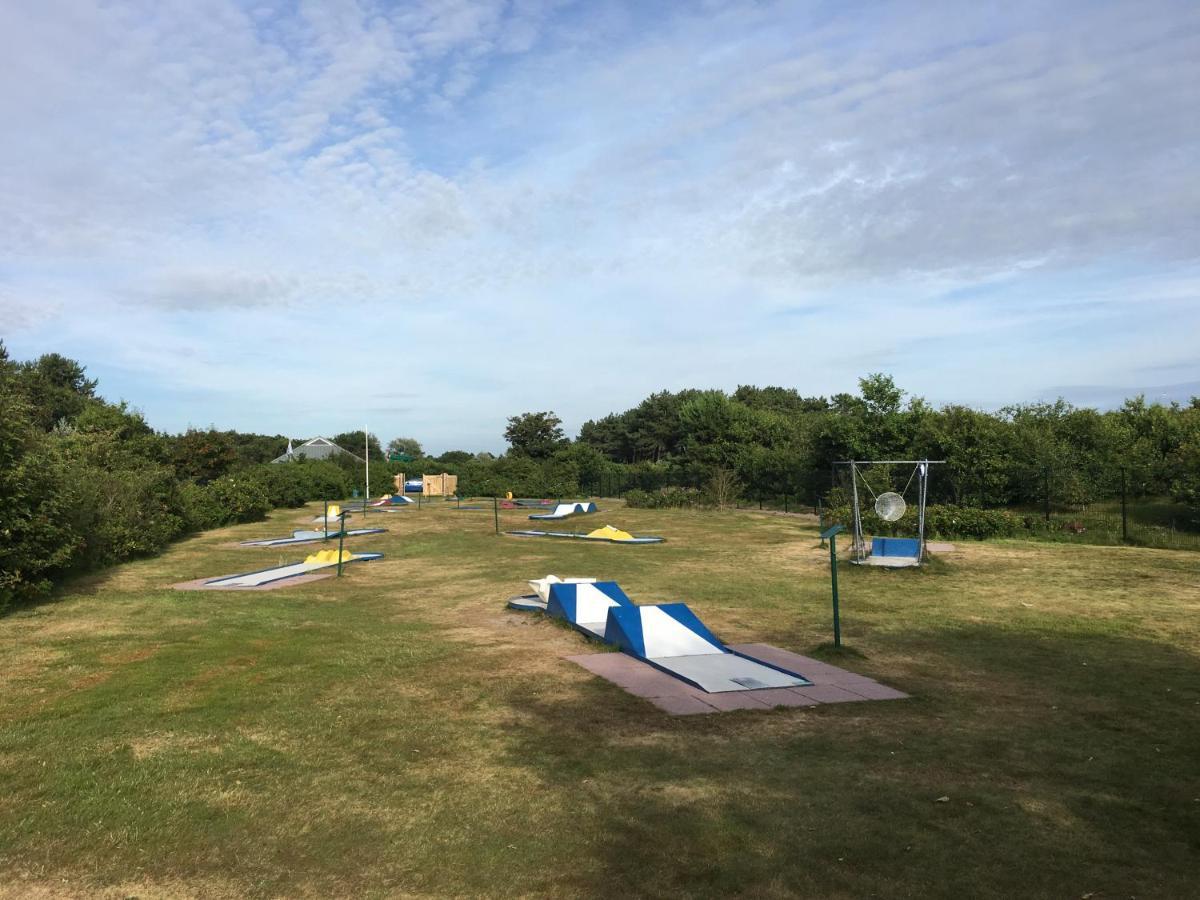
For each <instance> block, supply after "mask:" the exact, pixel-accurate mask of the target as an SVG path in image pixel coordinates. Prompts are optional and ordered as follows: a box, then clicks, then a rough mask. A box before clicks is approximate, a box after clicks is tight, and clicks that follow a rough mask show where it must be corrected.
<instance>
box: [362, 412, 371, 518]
mask: <svg viewBox="0 0 1200 900" xmlns="http://www.w3.org/2000/svg"><path fill="white" fill-rule="evenodd" d="M363 461H364V462H365V463H366V466H367V485H366V490H365V491H363V516H364V517H365V516H366V515H367V507H369V506H370V505H371V435H370V432H368V431H367V426H366V425H364V426H363Z"/></svg>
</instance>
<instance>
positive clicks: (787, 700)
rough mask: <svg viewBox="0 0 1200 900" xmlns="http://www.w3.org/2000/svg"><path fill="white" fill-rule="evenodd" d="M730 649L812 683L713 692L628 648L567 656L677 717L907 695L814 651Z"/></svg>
mask: <svg viewBox="0 0 1200 900" xmlns="http://www.w3.org/2000/svg"><path fill="white" fill-rule="evenodd" d="M730 649H731V650H734V651H736V652H738V653H742V654H744V655H746V656H748V657H751V658H752V659H757V660H759V661H760V662H764V663H767V664H769V665H775V666H780V667H782V668H786V669H788V670H789V671H792V672H795V673H796V674H798V675H803V676H804V677H805V678H807V679H808V680H809V681H811V682H812V684H811V685H806V686H804V687H794V688H767V689H763V690H756V691H738V692H736V693H719V694H710V693H708V692H706V691H702V690H701V689H700V688H697V687H693V686H692V685H690V684H688V683H687V682H685V681H681V680H680V679H678V678H673V677H672V676H670V675H668V674H667V673H666V672H663V671H661V670H659V669H656V668H654V666H651V665H649V664H648V663H644V662H642V661H641V660H638V659H634V658H633V657H632V656H629V655H628V654H626V653H586V654H582V655H578V656H568V657H567V659H568V660H569V661H571V662H573V663H575V664H576V665H579V666H582V667H583V668H585V669H587V670H588V671H589V672H591V673H592V674H594V675H599V676H600V677H601V678H603V679H605V680H606V681H611V682H612V683H613V684H615V685H617V686H618V687H620V688H623V689H625V690H626V691H628V692H629V693H631V694H633V695H634V696H636V697H642V698H644V699H646V700H649V701H650V702H651V703H653V704H654V705H655V706H657V707H658V708H659V709H661V710H663V711H664V712H666V713H669V714H671V715H673V716H689V715H698V714H704V713H715V712H725V711H727V710H731V709H771V708H772V707H777V706H791V707H803V706H818V705H820V704H825V703H855V702H859V701H863V700H901V699H903V698H905V697H907V696H908V694H905V693H904V692H903V691H898V690H896V689H895V688H892V687H888V686H887V685H886V684H880V683H879V682H878V681H876V680H875V679H873V678H868V677H867V676H866V675H860V674H858V673H857V672H851V671H848V670H847V669H842V668H839V667H837V666H833V665H830V664H829V663H827V662H822V661H821V660H819V659H813V658H812V657H810V656H802V655H801V654H799V653H792V652H791V651H789V650H781V649H780V648H779V647H772V646H771V645H770V644H732V645H730Z"/></svg>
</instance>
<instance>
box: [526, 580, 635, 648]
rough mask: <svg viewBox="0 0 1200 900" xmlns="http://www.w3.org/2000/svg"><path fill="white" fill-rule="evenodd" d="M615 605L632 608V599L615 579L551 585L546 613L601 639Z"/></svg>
mask: <svg viewBox="0 0 1200 900" xmlns="http://www.w3.org/2000/svg"><path fill="white" fill-rule="evenodd" d="M615 607H630V608H632V607H633V601H631V600H630V599H629V598H628V597H626V596H625V592H624V591H623V590H621V588H620V586H619V585H618V584H617V583H616V582H615V581H597V582H595V583H593V584H565V583H560V584H552V585H550V599H549V600H548V601H547V603H546V615H548V616H550V617H552V618H555V619H563V620H565V621H567V622H570V623H571V624H572V625H574V626H575V627H576V628H578V629H579V630H580V631H582V632H584V633H585V634H587V635H590V636H591V637H597V638H600V639H601V640H603V639H604V632H605V628H606V625H607V622H608V614H609V611H610V610H612V609H613V608H615Z"/></svg>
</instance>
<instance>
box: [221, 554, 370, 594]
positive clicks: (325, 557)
mask: <svg viewBox="0 0 1200 900" xmlns="http://www.w3.org/2000/svg"><path fill="white" fill-rule="evenodd" d="M382 558H383V554H382V553H343V556H342V565H347V564H349V563H352V562H370V561H371V560H375V559H382ZM337 564H338V561H337V551H336V550H322V551H320V552H319V553H314V554H313V555H312V556H310V557H308V559H306V560H305V561H304V562H299V563H291V564H289V565H286V566H273V567H272V568H270V569H259V570H258V571H256V572H243V573H242V574H240V575H222V576H221V577H220V578H211V579H209V580H208V581H206V582H204V586H205V587H211V588H253V587H260V586H262V585H264V584H270V583H271V582H272V581H282V580H283V579H284V578H295V577H296V576H297V575H311V574H312V573H313V572H316V571H319V570H320V569H328V568H329V567H330V566H336V565H337Z"/></svg>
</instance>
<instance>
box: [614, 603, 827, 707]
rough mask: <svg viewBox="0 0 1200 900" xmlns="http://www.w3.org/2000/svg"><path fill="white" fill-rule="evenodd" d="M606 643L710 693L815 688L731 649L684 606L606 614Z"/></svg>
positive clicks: (621, 608) (617, 610)
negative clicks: (808, 686)
mask: <svg viewBox="0 0 1200 900" xmlns="http://www.w3.org/2000/svg"><path fill="white" fill-rule="evenodd" d="M604 639H605V640H606V641H608V642H609V643H612V644H616V645H617V646H618V647H620V648H621V649H622V650H624V651H625V652H626V653H628V654H630V655H631V656H634V657H636V658H637V659H640V660H643V661H644V662H648V663H649V664H650V665H652V666H654V667H656V668H658V669H662V670H663V671H664V672H667V673H668V674H670V675H674V676H675V677H676V678H680V679H682V680H684V681H686V682H688V683H689V684H694V685H695V686H696V687H698V688H700V689H701V690H703V691H708V692H709V693H712V694H716V693H723V692H726V691H751V690H759V689H761V688H782V687H803V686H804V685H808V684H812V682H810V681H809V680H808V679H807V678H802V677H801V676H799V675H797V674H796V673H794V672H788V671H786V670H785V669H780V668H776V667H774V666H769V665H767V664H766V663H762V662H759V661H758V660H756V659H750V658H749V657H746V656H741V655H740V654H738V653H735V652H734V651H732V650H730V649H729V648H728V647H726V646H725V645H724V644H722V643H721V642H720V641H719V640H718V639H717V637H716V635H714V634H713V633H712V632H711V631H709V630H708V629H707V628H706V627H705V625H704V623H703V622H701V621H700V619H699V618H698V617H697V616H696V614H695V613H694V612H692V611H691V610H690V609H688V606H687V604H686V603H663V604H661V605H658V606H632V605H628V606H627V605H623V604H622V605H615V606H613V607H611V608H610V609H609V610H608V618H607V621H606V623H605V628H604Z"/></svg>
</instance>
